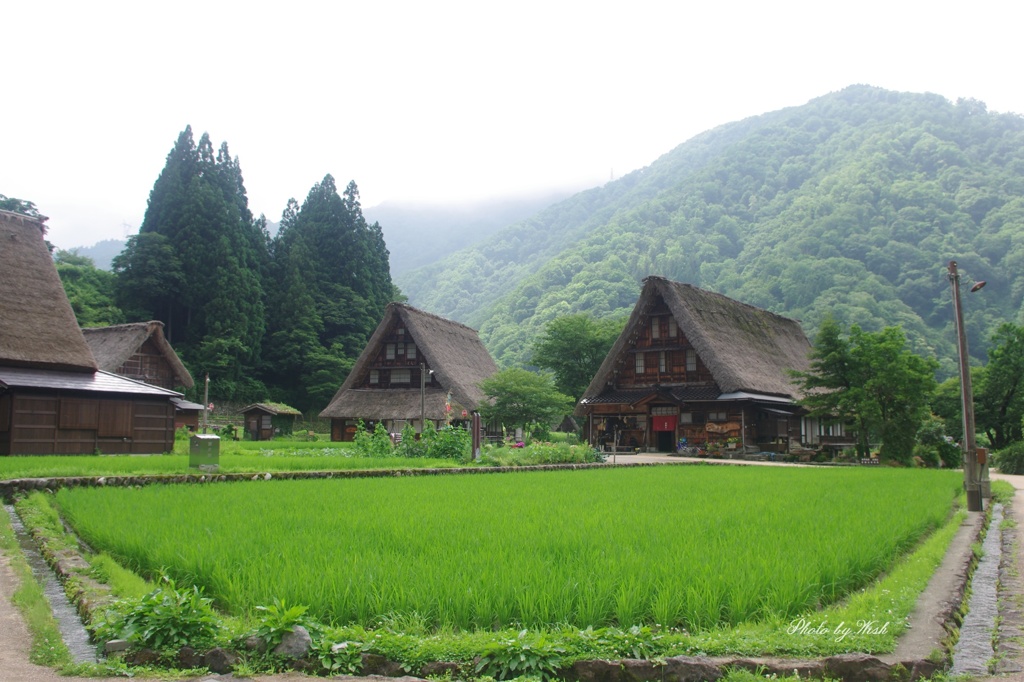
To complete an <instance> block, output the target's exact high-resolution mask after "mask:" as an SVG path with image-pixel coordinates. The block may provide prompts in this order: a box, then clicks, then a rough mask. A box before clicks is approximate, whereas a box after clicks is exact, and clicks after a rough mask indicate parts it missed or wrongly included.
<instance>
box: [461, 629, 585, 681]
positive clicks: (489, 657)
mask: <svg viewBox="0 0 1024 682" xmlns="http://www.w3.org/2000/svg"><path fill="white" fill-rule="evenodd" d="M564 655H565V649H563V648H562V647H560V646H556V645H555V644H554V643H553V642H550V641H548V639H547V638H546V637H545V635H544V633H540V632H536V633H530V632H529V631H527V630H523V631H522V632H520V633H519V636H518V637H515V638H514V639H501V640H498V641H496V642H491V643H490V644H488V645H487V646H486V647H485V648H484V651H483V654H482V655H481V656H480V660H479V662H478V663H477V665H476V671H477V673H483V674H484V675H490V676H491V677H494V678H495V679H498V680H510V679H514V678H517V677H525V676H530V677H540V679H541V680H549V679H552V678H553V677H555V674H556V672H557V671H558V669H559V668H560V667H561V666H562V658H563V657H564Z"/></svg>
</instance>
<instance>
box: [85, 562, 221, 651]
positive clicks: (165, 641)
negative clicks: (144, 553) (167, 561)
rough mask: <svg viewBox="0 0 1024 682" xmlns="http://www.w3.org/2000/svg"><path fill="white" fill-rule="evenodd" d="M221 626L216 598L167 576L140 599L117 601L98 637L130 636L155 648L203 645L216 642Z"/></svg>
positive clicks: (98, 631)
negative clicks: (214, 608)
mask: <svg viewBox="0 0 1024 682" xmlns="http://www.w3.org/2000/svg"><path fill="white" fill-rule="evenodd" d="M219 628H220V621H219V620H218V618H217V615H216V613H214V611H213V600H212V599H210V598H208V597H204V596H203V590H202V588H200V587H196V586H193V587H192V589H181V590H179V589H178V587H177V585H175V583H174V581H173V580H172V579H171V578H170V577H168V576H167V575H162V576H160V585H159V587H157V588H156V589H155V590H153V591H152V592H150V593H149V594H146V595H144V596H142V597H141V598H139V599H126V600H121V601H117V602H114V604H113V605H112V607H111V608H110V609H108V610H107V612H106V614H105V616H104V618H103V620H102V621H101V622H100V623H99V624H98V625H97V627H96V632H95V637H96V638H97V639H127V640H128V641H129V642H132V643H133V644H137V645H140V646H143V647H148V648H151V649H163V648H180V647H183V646H185V645H190V646H193V647H201V646H202V645H203V644H204V643H209V642H212V641H213V640H214V639H215V638H216V636H217V632H218V630H219Z"/></svg>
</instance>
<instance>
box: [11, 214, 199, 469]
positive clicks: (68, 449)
mask: <svg viewBox="0 0 1024 682" xmlns="http://www.w3.org/2000/svg"><path fill="white" fill-rule="evenodd" d="M45 220H46V219H45V218H34V217H29V216H24V215H21V214H18V213H11V212H8V211H0V455H10V454H86V453H87V454H92V453H95V452H101V453H160V452H168V451H170V450H171V449H172V448H173V447H174V405H173V404H172V402H171V400H172V398H176V397H180V395H181V394H180V393H176V392H174V391H171V390H168V389H165V388H160V387H158V386H151V385H149V384H145V383H142V382H139V381H133V380H131V379H127V378H125V377H121V376H118V375H116V374H112V373H109V372H105V371H102V370H100V369H99V367H98V366H97V364H96V360H95V358H94V357H93V355H92V353H91V352H90V350H89V346H88V345H87V344H86V342H85V338H84V336H83V335H82V330H81V329H79V327H78V322H77V321H76V320H75V315H74V312H73V311H72V310H71V305H70V304H69V303H68V299H67V296H66V295H65V293H64V288H63V286H62V285H61V282H60V277H59V276H58V275H57V268H56V266H55V265H54V263H53V259H52V258H51V257H50V253H49V250H48V249H47V248H46V243H45V242H44V235H45V231H46V228H45V226H44V224H43V223H44V221H45Z"/></svg>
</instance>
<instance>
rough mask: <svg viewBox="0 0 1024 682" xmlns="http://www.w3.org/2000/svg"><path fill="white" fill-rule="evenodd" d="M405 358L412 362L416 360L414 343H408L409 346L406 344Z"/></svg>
mask: <svg viewBox="0 0 1024 682" xmlns="http://www.w3.org/2000/svg"><path fill="white" fill-rule="evenodd" d="M405 357H407V358H409V359H410V360H415V359H416V344H414V343H407V344H405Z"/></svg>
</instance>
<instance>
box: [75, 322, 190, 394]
mask: <svg viewBox="0 0 1024 682" xmlns="http://www.w3.org/2000/svg"><path fill="white" fill-rule="evenodd" d="M82 333H83V334H84V335H85V342H86V343H87V344H88V345H89V349H90V350H91V351H92V356H93V357H94V358H96V363H97V364H98V365H99V368H100V369H102V370H105V371H107V372H113V373H114V374H120V375H121V376H125V377H128V378H130V379H135V380H137V381H143V382H145V383H147V384H152V385H154V386H162V387H163V388H174V387H176V386H183V387H185V388H192V386H194V385H195V382H194V381H193V380H192V375H191V374H189V371H188V369H187V368H186V367H185V365H184V364H183V363H182V362H181V359H180V358H179V357H178V354H177V353H175V352H174V349H173V348H171V344H170V343H168V341H167V337H165V336H164V323H163V322H160V321H159V320H151V321H149V322H133V323H131V324H116V325H112V326H109V327H88V328H85V329H83V330H82Z"/></svg>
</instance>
